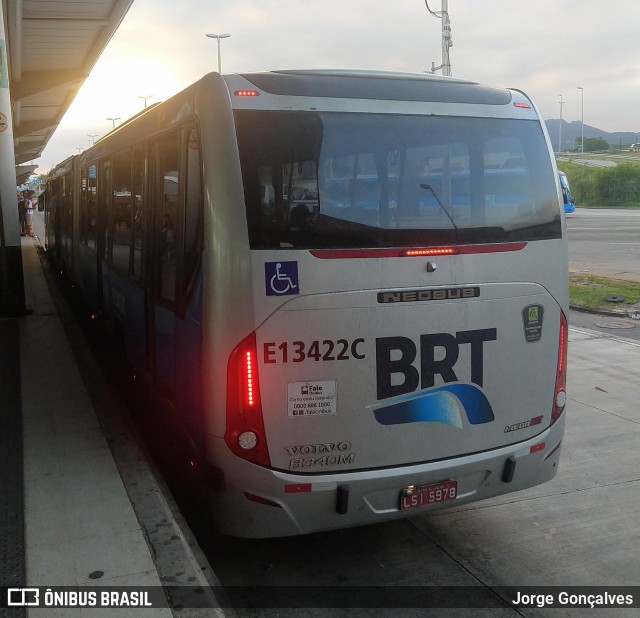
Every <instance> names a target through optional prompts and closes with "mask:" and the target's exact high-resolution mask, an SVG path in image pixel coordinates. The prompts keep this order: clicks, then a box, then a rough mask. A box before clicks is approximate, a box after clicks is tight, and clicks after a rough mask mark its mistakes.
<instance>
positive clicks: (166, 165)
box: [156, 144, 180, 302]
mask: <svg viewBox="0 0 640 618" xmlns="http://www.w3.org/2000/svg"><path fill="white" fill-rule="evenodd" d="M172 146H173V144H172ZM178 154H179V153H178V149H177V144H176V145H175V147H172V148H171V149H170V150H168V149H167V150H164V151H163V152H162V153H161V154H160V161H159V162H160V166H159V169H158V172H159V181H160V190H161V194H160V199H161V203H160V204H159V205H158V206H159V207H160V213H159V214H160V221H159V228H158V229H159V238H158V239H157V245H156V251H157V253H156V259H157V260H158V261H157V267H158V270H159V272H158V277H159V281H158V285H159V294H160V297H161V298H163V299H164V300H168V301H171V302H175V300H176V279H177V251H176V239H177V234H176V225H177V216H178V206H179V201H180V181H179V169H180V168H179V156H178Z"/></svg>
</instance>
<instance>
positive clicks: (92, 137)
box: [87, 133, 98, 146]
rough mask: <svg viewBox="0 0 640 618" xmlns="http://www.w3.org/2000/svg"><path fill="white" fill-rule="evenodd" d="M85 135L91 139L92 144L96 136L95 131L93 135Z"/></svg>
mask: <svg viewBox="0 0 640 618" xmlns="http://www.w3.org/2000/svg"><path fill="white" fill-rule="evenodd" d="M87 137H88V138H90V139H91V145H92V146H93V145H94V144H95V143H96V137H98V134H97V133H95V134H94V135H87Z"/></svg>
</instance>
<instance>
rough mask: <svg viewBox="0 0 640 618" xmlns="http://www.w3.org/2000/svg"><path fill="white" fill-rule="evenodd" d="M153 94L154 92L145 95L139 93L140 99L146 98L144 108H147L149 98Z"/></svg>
mask: <svg viewBox="0 0 640 618" xmlns="http://www.w3.org/2000/svg"><path fill="white" fill-rule="evenodd" d="M152 96H153V95H152V94H147V95H146V96H145V95H138V98H139V99H144V108H145V109H147V99H150V98H151V97H152Z"/></svg>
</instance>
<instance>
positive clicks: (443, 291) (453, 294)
mask: <svg viewBox="0 0 640 618" xmlns="http://www.w3.org/2000/svg"><path fill="white" fill-rule="evenodd" d="M478 296H480V288H479V287H477V286H474V287H464V288H437V289H426V290H395V291H392V292H378V302H379V303H381V304H383V303H412V302H422V301H427V300H460V299H465V298H477V297H478Z"/></svg>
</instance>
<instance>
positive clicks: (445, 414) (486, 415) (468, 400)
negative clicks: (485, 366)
mask: <svg viewBox="0 0 640 618" xmlns="http://www.w3.org/2000/svg"><path fill="white" fill-rule="evenodd" d="M461 409H462V410H464V412H465V413H466V415H467V419H468V421H469V423H471V424H472V425H480V424H482V423H490V422H491V421H493V420H494V418H495V417H494V415H493V410H492V408H491V404H490V403H489V401H488V400H487V398H486V396H485V394H484V393H483V392H482V391H481V390H480V389H479V388H478V387H477V386H474V385H473V384H458V383H456V384H447V385H445V386H440V387H438V388H434V389H430V390H427V391H423V392H421V393H419V394H417V395H415V394H411V395H408V396H404V397H399V398H396V399H395V400H393V401H392V402H389V403H388V404H387V405H385V406H383V407H379V408H377V409H375V410H374V415H375V418H376V421H378V423H380V424H382V425H399V424H402V423H424V422H427V423H429V422H430V423H444V424H447V425H453V426H454V427H459V428H460V429H461V428H462V418H461Z"/></svg>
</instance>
